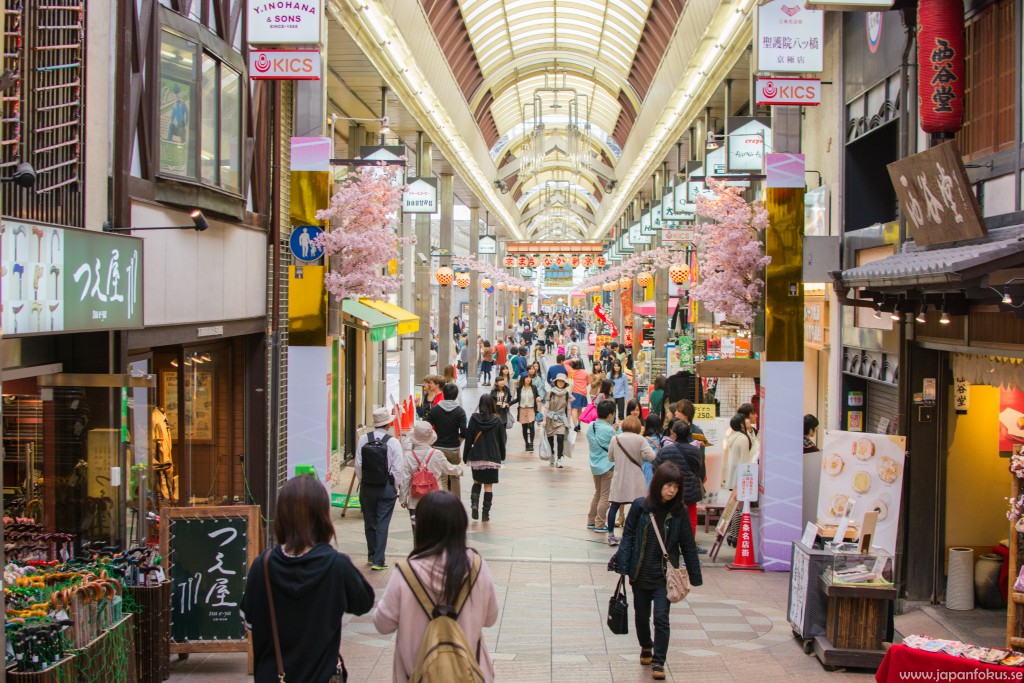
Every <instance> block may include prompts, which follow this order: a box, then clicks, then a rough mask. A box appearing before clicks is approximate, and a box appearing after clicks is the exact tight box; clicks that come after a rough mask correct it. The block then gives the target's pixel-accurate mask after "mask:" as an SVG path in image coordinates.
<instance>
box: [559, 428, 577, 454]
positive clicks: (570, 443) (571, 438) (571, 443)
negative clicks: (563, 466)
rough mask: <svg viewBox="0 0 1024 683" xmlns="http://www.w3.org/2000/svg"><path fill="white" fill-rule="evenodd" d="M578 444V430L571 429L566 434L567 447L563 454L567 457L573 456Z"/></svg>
mask: <svg viewBox="0 0 1024 683" xmlns="http://www.w3.org/2000/svg"><path fill="white" fill-rule="evenodd" d="M575 446H576V430H575V429H570V430H569V433H568V434H566V435H565V448H564V449H563V451H562V456H563V457H565V458H571V457H572V449H573V448H574V447H575Z"/></svg>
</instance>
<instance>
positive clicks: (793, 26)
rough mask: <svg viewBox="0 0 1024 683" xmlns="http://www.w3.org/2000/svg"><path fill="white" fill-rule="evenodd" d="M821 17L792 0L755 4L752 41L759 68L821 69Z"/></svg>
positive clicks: (787, 70) (785, 70) (777, 70)
mask: <svg viewBox="0 0 1024 683" xmlns="http://www.w3.org/2000/svg"><path fill="white" fill-rule="evenodd" d="M824 17H825V13H824V12H823V11H821V10H814V9H805V8H804V6H803V3H800V2H796V1H795V0H771V1H770V2H767V3H765V4H763V5H759V6H758V8H757V14H756V15H755V22H754V23H755V29H754V32H755V34H756V35H757V40H755V41H754V50H755V51H756V53H757V54H756V63H757V70H758V71H767V72H770V73H820V72H821V71H822V70H823V69H824V54H825V51H824V47H825V40H824V26H825V24H824Z"/></svg>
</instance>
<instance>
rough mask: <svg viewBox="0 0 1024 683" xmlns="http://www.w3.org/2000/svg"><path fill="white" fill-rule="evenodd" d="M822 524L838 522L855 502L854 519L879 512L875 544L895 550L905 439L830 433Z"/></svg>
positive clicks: (821, 501)
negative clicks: (849, 502) (867, 513)
mask: <svg viewBox="0 0 1024 683" xmlns="http://www.w3.org/2000/svg"><path fill="white" fill-rule="evenodd" d="M821 453H822V458H821V463H822V465H821V467H822V475H821V484H820V486H819V488H818V523H819V524H838V522H839V518H840V516H841V514H842V510H843V508H845V506H846V503H847V501H849V500H856V504H855V506H854V510H853V515H852V518H853V520H855V521H859V520H861V519H863V517H864V513H865V512H868V511H870V510H874V509H877V510H878V524H877V527H876V529H875V540H874V545H875V546H877V547H878V548H884V549H885V550H888V551H890V552H892V551H894V550H895V548H896V532H897V529H898V527H899V518H900V502H901V498H902V494H903V475H904V470H905V461H906V437H902V436H892V435H886V434H869V433H853V432H842V431H831V430H829V431H826V432H825V439H824V443H823V445H822V449H821Z"/></svg>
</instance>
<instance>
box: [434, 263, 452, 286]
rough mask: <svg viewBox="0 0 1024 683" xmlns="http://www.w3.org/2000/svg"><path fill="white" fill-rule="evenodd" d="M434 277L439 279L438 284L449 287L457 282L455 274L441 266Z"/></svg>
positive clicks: (446, 267)
mask: <svg viewBox="0 0 1024 683" xmlns="http://www.w3.org/2000/svg"><path fill="white" fill-rule="evenodd" d="M434 277H435V278H437V284H439V285H441V286H442V287H447V286H448V285H450V284H451V283H452V282H453V281H454V280H455V272H454V271H453V270H452V269H451V268H449V267H448V266H441V267H440V268H438V269H437V272H436V273H434Z"/></svg>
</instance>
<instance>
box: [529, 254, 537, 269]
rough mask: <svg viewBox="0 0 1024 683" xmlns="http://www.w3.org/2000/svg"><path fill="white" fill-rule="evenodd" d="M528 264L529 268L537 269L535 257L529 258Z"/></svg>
mask: <svg viewBox="0 0 1024 683" xmlns="http://www.w3.org/2000/svg"><path fill="white" fill-rule="evenodd" d="M529 264H530V267H531V268H536V267H537V257H536V256H531V257H530V260H529Z"/></svg>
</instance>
